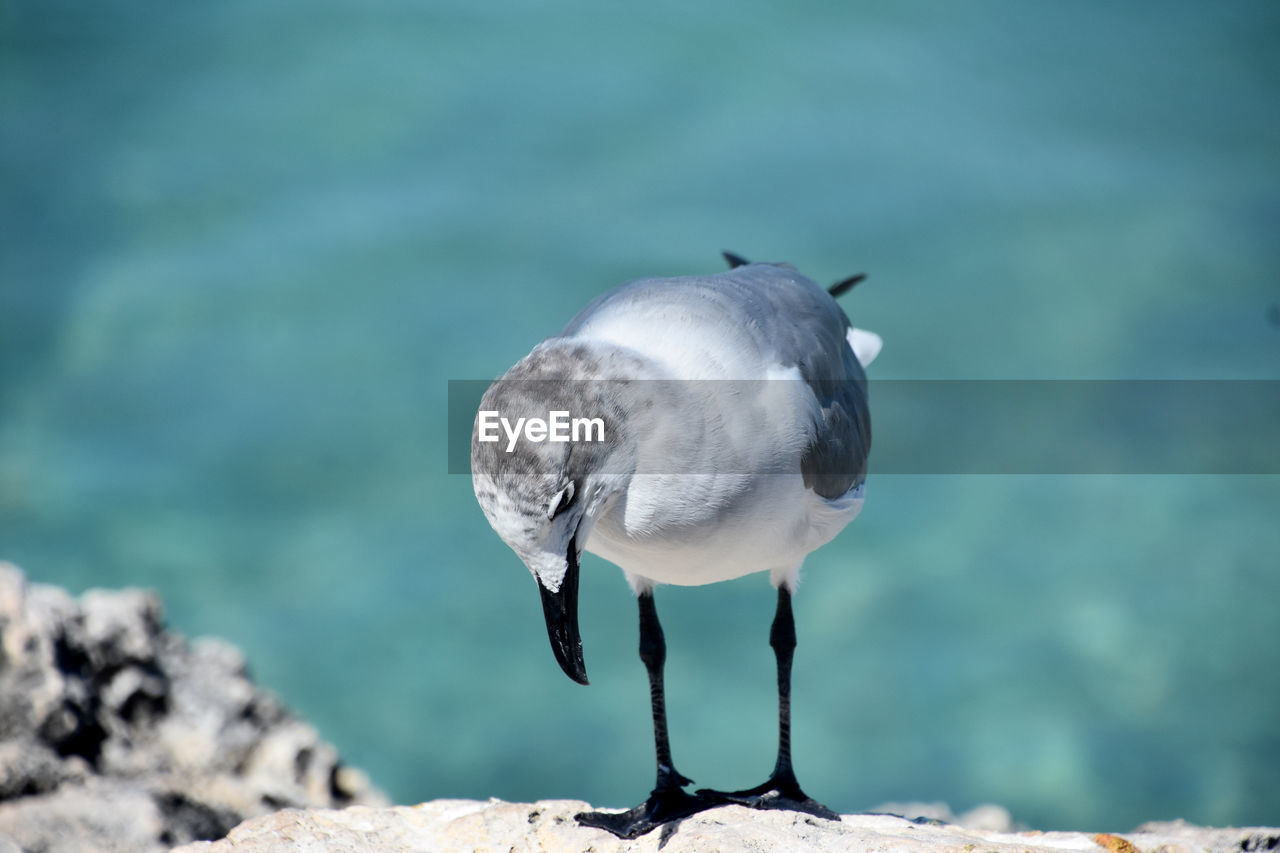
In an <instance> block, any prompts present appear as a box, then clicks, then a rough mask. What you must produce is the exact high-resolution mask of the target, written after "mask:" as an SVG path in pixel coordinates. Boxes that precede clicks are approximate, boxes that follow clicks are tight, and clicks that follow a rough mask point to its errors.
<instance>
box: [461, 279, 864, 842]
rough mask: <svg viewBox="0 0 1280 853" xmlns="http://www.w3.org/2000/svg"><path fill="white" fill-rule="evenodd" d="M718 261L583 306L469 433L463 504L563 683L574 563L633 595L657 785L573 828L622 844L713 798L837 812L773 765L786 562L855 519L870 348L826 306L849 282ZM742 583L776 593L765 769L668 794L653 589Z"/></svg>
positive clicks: (575, 672)
mask: <svg viewBox="0 0 1280 853" xmlns="http://www.w3.org/2000/svg"><path fill="white" fill-rule="evenodd" d="M725 257H726V259H727V260H728V261H729V263H730V267H731V268H730V270H729V271H727V272H722V273H719V274H716V275H705V276H684V277H678V278H650V279H640V280H637V281H631V282H628V283H626V284H623V285H621V286H619V287H617V288H615V289H614V290H611V291H609V292H608V293H605V294H604V295H602V296H600V297H599V298H597V299H596V300H595V301H593V302H592V303H590V304H589V305H588V306H587V307H586V308H585V309H583V310H582V312H581V313H579V314H578V316H577V317H575V318H574V319H573V320H572V321H571V322H570V323H569V325H568V326H566V327H565V329H564V331H563V332H561V333H560V334H559V335H558V336H556V337H553V338H548V339H547V340H545V341H543V342H542V343H540V344H539V345H538V346H537V347H535V348H534V350H533V352H531V353H530V354H529V355H528V356H526V357H525V358H524V359H522V360H521V361H520V362H518V363H517V364H516V365H515V366H514V367H512V368H511V369H510V370H509V371H507V373H506V374H504V375H503V376H502V377H501V378H500V379H498V380H497V381H495V382H494V383H493V384H492V385H491V386H490V387H489V389H488V391H487V392H486V393H485V395H484V398H483V400H482V403H481V407H480V413H479V414H478V415H477V419H476V428H475V429H474V430H473V432H472V444H471V471H472V479H473V485H474V488H475V494H476V498H477V499H478V500H479V502H480V506H481V507H482V509H483V510H484V514H485V516H486V517H487V518H488V520H489V523H490V524H491V525H492V526H493V529H494V530H495V531H497V533H498V535H499V536H500V537H502V539H503V541H505V542H506V543H507V544H508V545H509V546H510V547H511V548H512V549H513V550H514V551H515V552H516V554H517V555H519V557H520V559H521V560H523V561H524V563H525V565H526V566H527V567H528V568H529V570H530V571H531V572H532V573H533V576H534V579H535V581H536V582H537V585H538V589H539V592H540V593H541V596H542V606H543V614H544V616H545V617H546V623H547V633H548V635H549V636H550V639H551V648H552V650H553V652H554V653H555V657H556V660H557V661H558V662H559V664H560V667H561V668H562V669H563V670H564V672H565V674H566V675H568V676H569V677H570V678H572V679H573V680H574V681H577V682H579V683H581V684H586V683H587V674H586V668H585V666H584V663H583V657H582V640H581V638H580V636H579V632H578V563H579V558H580V556H581V553H582V551H584V550H587V551H591V552H592V553H594V554H597V555H599V556H601V557H603V558H605V559H606V560H609V561H611V562H613V563H615V564H616V565H617V566H619V567H620V568H621V569H622V571H623V573H624V574H625V576H626V579H627V581H628V583H629V584H630V585H631V589H632V590H633V592H634V593H635V595H636V598H637V600H638V603H639V608H640V659H641V660H642V661H643V662H644V665H645V668H646V669H647V671H648V675H649V692H650V700H651V704H652V710H653V729H654V742H655V748H656V753H657V784H656V785H655V786H654V788H653V790H652V792H651V793H650V795H649V798H648V799H647V800H645V801H644V802H643V803H641V804H640V805H638V806H636V807H635V808H633V809H631V810H629V811H625V812H621V813H617V812H584V813H582V814H579V815H578V816H577V819H578V821H579V823H582V824H585V825H589V826H596V827H600V828H602V829H606V830H608V831H610V832H612V833H614V834H615V835H618V836H620V837H623V838H635V837H638V836H639V835H642V834H644V833H646V832H648V831H650V830H651V829H653V828H655V827H657V826H660V825H662V824H663V823H666V822H668V821H673V820H678V819H680V818H683V817H687V816H689V815H691V814H694V813H696V812H698V811H701V810H703V809H707V808H711V807H714V806H718V805H724V804H728V803H739V804H743V805H748V806H752V807H755V808H781V809H792V810H797V811H803V812H807V813H810V814H813V815H817V816H820V817H824V818H830V819H838V816H837V815H835V814H834V813H833V812H832V811H831V810H830V809H828V808H826V807H825V806H823V805H821V804H819V803H817V802H815V801H814V800H812V799H811V798H809V797H808V796H807V795H806V794H805V793H804V791H802V790H801V788H800V785H799V783H798V782H797V781H796V776H795V772H794V770H793V769H792V764H791V696H790V694H791V659H792V654H793V652H794V650H795V645H796V639H795V623H794V620H793V618H792V613H791V596H792V593H793V592H794V591H795V588H796V582H797V579H798V577H799V573H800V565H801V563H802V562H803V561H804V558H805V557H806V556H807V555H808V554H809V553H810V552H811V551H813V550H814V549H816V548H818V547H820V546H822V545H824V544H826V543H827V542H829V541H830V540H831V539H832V538H833V537H834V536H835V535H836V534H837V533H839V532H840V530H841V529H842V528H843V527H844V526H845V525H846V524H848V523H849V522H850V521H852V520H853V518H854V517H855V516H856V515H857V514H858V512H859V510H860V509H861V508H862V502H863V495H864V491H865V487H864V480H865V478H866V470H867V455H868V452H869V450H870V446H871V421H870V414H869V411H868V407H867V386H866V375H865V373H864V372H863V366H864V365H866V364H868V363H870V361H871V360H872V359H873V358H874V357H875V355H876V354H877V353H878V352H879V349H880V338H879V337H877V336H876V335H874V334H873V333H871V332H865V331H862V330H859V329H855V328H852V327H851V326H850V324H849V320H848V318H847V317H846V316H845V314H844V312H843V311H842V310H841V309H840V306H839V305H837V304H836V301H835V299H834V298H833V296H832V294H836V295H838V294H839V293H841V292H843V291H844V290H847V289H848V288H849V287H851V286H852V285H853V284H855V283H857V281H859V280H861V278H862V276H854V277H852V278H850V279H846V280H844V281H842V282H840V283H838V284H836V285H833V286H832V287H831V288H830V292H828V291H827V290H824V289H823V288H822V287H820V286H819V285H818V284H816V283H814V282H813V281H811V280H809V279H808V278H805V277H804V276H802V275H800V274H799V273H798V272H797V271H796V270H795V268H793V267H791V266H790V265H788V264H752V263H748V262H747V261H745V260H743V259H742V258H740V257H738V256H737V255H733V254H730V253H725ZM499 423H501V424H502V428H501V429H499V428H498V424H499ZM512 424H515V425H516V426H515V427H514V428H512V426H511V425H512ZM571 426H572V430H571V429H570V427H571ZM579 426H582V427H583V428H582V429H581V430H579V429H578V427H579ZM595 427H598V428H595ZM753 572H768V573H769V576H770V580H771V581H772V583H773V585H774V586H775V587H776V588H777V590H778V601H777V611H776V615H775V617H774V620H773V625H772V628H771V630H770V633H769V644H770V646H771V647H772V648H773V650H774V653H775V655H776V657H777V664H778V730H779V739H778V755H777V762H776V764H775V766H774V770H773V773H772V774H771V775H770V776H769V778H768V780H766V781H765V782H764V783H763V784H761V785H758V786H756V787H754V788H749V789H746V790H742V791H733V792H719V791H709V790H705V789H704V790H699V791H697V792H695V793H688V792H686V791H685V790H684V786H685V785H688V784H690V783H691V780H689V779H687V778H686V777H684V776H682V775H681V774H680V773H679V772H677V771H676V769H675V766H674V764H673V763H672V760H671V747H670V743H669V741H668V737H667V720H666V708H665V701H664V693H663V674H662V673H663V664H664V663H665V660H666V644H665V641H664V639H663V634H662V626H661V624H659V622H658V614H657V610H656V609H655V607H654V595H653V594H654V588H655V587H656V586H657V585H659V584H677V585H684V586H696V585H699V584H707V583H714V582H716V581H723V580H729V579H731V578H736V577H741V576H742V575H746V574H750V573H753Z"/></svg>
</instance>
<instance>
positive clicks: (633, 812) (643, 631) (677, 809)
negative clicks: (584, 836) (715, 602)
mask: <svg viewBox="0 0 1280 853" xmlns="http://www.w3.org/2000/svg"><path fill="white" fill-rule="evenodd" d="M639 604H640V660H642V661H643V662H644V666H645V669H646V670H648V672H649V702H650V704H651V705H652V707H653V741H654V748H655V752H656V754H657V764H658V779H657V783H656V784H655V785H654V788H653V790H652V791H651V792H650V793H649V799H647V800H645V801H644V802H643V803H641V804H640V805H638V806H636V807H635V808H633V809H630V810H628V811H625V812H582V813H580V814H578V815H576V818H577V821H578V823H580V824H582V825H583V826H594V827H598V828H600V829H604V830H607V831H609V832H612V833H613V834H614V835H616V836H618V837H619V838H639V837H640V836H641V835H644V834H645V833H646V832H649V831H650V830H653V829H656V828H657V827H659V826H661V825H662V824H664V823H669V822H671V821H674V820H681V819H683V818H686V817H689V816H690V815H692V814H697V813H698V812H700V811H702V810H703V809H709V808H713V807H715V806H719V805H724V802H725V801H724V800H722V799H719V798H715V797H706V796H703V795H702V794H701V793H698V794H688V793H686V792H685V791H684V790H683V786H685V785H688V784H690V783H691V782H692V781H693V780H691V779H687V778H685V777H684V776H682V775H680V773H679V772H677V771H676V769H675V766H674V765H673V764H672V762H671V743H670V741H669V740H668V738H667V705H666V699H665V698H664V691H663V686H662V668H663V665H664V664H665V663H666V660H667V644H666V640H665V639H664V638H663V636H662V624H661V623H660V622H658V611H657V610H656V609H655V608H654V605H653V593H652V592H651V591H650V592H643V593H641V594H640V596H639Z"/></svg>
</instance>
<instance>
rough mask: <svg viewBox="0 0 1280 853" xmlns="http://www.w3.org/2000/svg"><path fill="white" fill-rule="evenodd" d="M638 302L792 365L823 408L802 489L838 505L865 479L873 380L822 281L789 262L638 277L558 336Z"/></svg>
mask: <svg viewBox="0 0 1280 853" xmlns="http://www.w3.org/2000/svg"><path fill="white" fill-rule="evenodd" d="M638 303H645V304H646V305H649V306H654V305H658V306H664V307H666V308H668V309H669V310H671V311H677V312H679V313H680V314H681V315H694V316H701V317H705V321H706V327H707V328H710V329H715V330H716V331H717V333H718V334H723V335H725V336H726V337H727V338H729V339H732V340H730V341H727V345H730V346H743V347H752V348H754V350H755V351H756V352H759V353H761V354H763V355H766V356H768V357H769V358H770V359H771V360H773V361H775V362H777V363H779V364H781V365H783V366H784V367H790V366H793V365H794V366H795V367H796V368H797V369H798V371H799V373H800V376H801V378H802V379H803V380H804V381H805V382H806V383H807V384H808V386H809V387H810V389H811V390H812V391H813V394H814V396H815V397H816V398H817V400H818V403H819V405H820V406H821V417H820V420H819V422H818V424H817V430H816V433H815V436H814V441H813V443H812V444H811V445H810V446H809V447H808V449H807V450H806V451H805V453H804V455H803V457H802V459H801V462H800V470H801V473H802V475H803V477H804V483H805V486H807V487H808V488H810V489H812V490H813V491H814V492H816V493H817V494H819V495H821V496H822V497H824V498H828V499H834V498H838V497H840V496H841V495H844V494H845V493H847V492H848V491H850V490H851V489H854V488H856V487H857V486H858V485H859V484H861V483H862V482H863V480H865V479H866V473H867V456H868V454H869V453H870V450H871V413H870V410H869V408H868V405H867V379H866V374H865V372H864V371H863V369H862V365H860V364H859V363H858V360H857V358H855V357H854V354H853V350H852V349H850V347H849V343H848V340H847V337H846V334H847V332H848V329H849V318H848V317H846V316H845V313H844V311H843V310H841V308H840V306H839V304H838V303H837V302H836V301H835V299H834V298H833V297H832V296H831V295H830V294H829V293H827V292H826V291H825V290H823V288H822V287H821V286H820V285H818V284H817V283H816V282H814V281H812V280H810V279H808V278H806V277H805V276H803V275H801V274H800V273H799V272H797V271H796V270H795V268H794V267H792V266H790V265H788V264H747V265H744V266H739V267H736V268H734V269H732V270H729V271H727V272H722V273H718V274H716V275H708V276H681V277H677V278H658V279H653V278H650V279H639V280H636V281H631V282H628V283H626V284H623V285H621V286H619V287H617V288H615V289H614V290H611V291H609V292H608V293H605V294H603V295H601V296H599V297H597V298H596V299H595V300H594V301H592V302H591V303H590V304H588V305H587V306H586V307H585V308H584V309H583V310H582V311H581V312H580V313H579V314H578V315H577V316H576V317H574V318H573V320H571V321H570V322H569V325H568V326H566V327H565V329H564V331H563V332H562V333H561V334H562V335H563V336H565V337H572V336H574V335H576V334H578V333H580V332H584V331H588V330H589V327H590V325H591V323H592V321H593V320H596V319H598V318H601V317H604V316H607V315H609V314H611V313H612V312H614V311H628V310H629V309H630V308H632V307H633V306H635V305H637V304H638Z"/></svg>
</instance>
